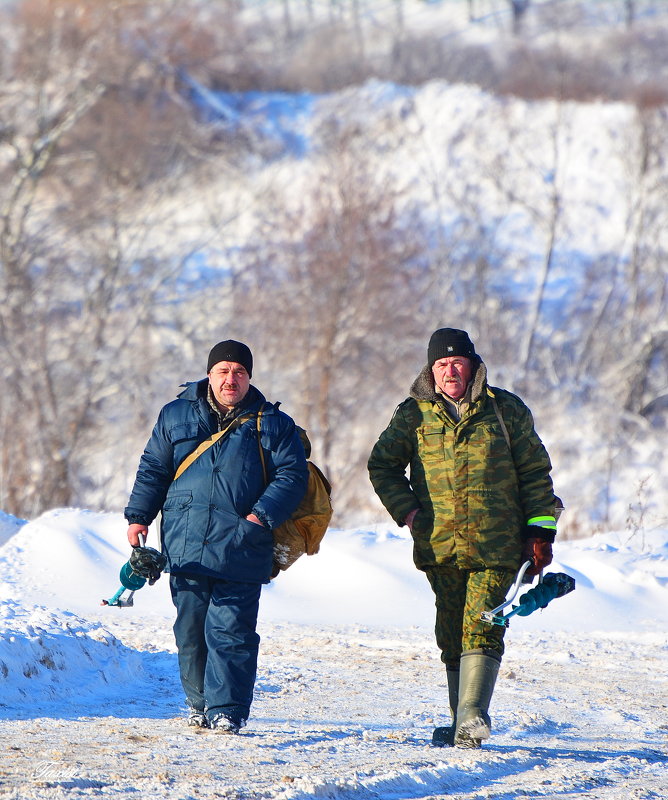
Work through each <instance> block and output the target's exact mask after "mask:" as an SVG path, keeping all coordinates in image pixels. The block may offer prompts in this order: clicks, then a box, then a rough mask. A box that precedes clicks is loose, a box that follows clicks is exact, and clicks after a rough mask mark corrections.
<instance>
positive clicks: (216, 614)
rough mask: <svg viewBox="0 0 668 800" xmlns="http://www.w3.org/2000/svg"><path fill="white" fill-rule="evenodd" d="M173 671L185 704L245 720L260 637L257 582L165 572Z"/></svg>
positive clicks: (213, 713) (253, 682)
mask: <svg viewBox="0 0 668 800" xmlns="http://www.w3.org/2000/svg"><path fill="white" fill-rule="evenodd" d="M169 586H170V590H171V593H172V600H173V601H174V605H175V606H176V622H175V623H174V636H175V638H176V646H177V648H178V653H179V671H180V673H181V683H182V685H183V690H184V692H185V694H186V700H187V702H188V705H189V706H190V707H191V708H194V709H197V710H199V711H206V712H207V716H208V717H209V718H212V717H213V716H215V714H217V713H219V712H221V711H222V712H223V713H225V714H226V715H227V716H229V717H231V718H232V719H234V720H237V721H240V720H246V719H248V714H249V711H250V706H251V702H252V700H253V687H254V685H255V676H256V672H257V656H258V649H259V644H260V637H259V636H258V634H257V633H256V631H255V628H256V625H257V615H258V610H259V605H260V592H261V590H262V584H261V583H237V582H234V581H226V580H219V579H217V578H210V577H208V576H206V575H182V574H176V575H171V576H170V580H169Z"/></svg>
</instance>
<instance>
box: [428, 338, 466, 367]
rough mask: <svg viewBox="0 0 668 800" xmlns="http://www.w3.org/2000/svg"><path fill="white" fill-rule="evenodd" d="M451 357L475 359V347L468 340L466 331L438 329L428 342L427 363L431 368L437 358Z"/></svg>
mask: <svg viewBox="0 0 668 800" xmlns="http://www.w3.org/2000/svg"><path fill="white" fill-rule="evenodd" d="M453 356H463V357H465V358H472V359H474V358H475V357H476V352H475V347H474V346H473V342H472V341H471V340H470V339H469V335H468V333H466V331H460V330H458V329H457V328H439V330H437V331H434V332H433V333H432V335H431V339H430V340H429V347H428V348H427V361H428V362H429V366H430V367H432V366H433V365H434V362H435V361H438V360H439V358H450V357H453Z"/></svg>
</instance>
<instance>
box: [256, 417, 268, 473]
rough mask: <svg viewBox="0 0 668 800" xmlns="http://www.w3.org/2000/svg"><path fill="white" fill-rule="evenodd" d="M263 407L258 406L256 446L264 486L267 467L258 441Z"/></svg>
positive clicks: (260, 442) (260, 443)
mask: <svg viewBox="0 0 668 800" xmlns="http://www.w3.org/2000/svg"><path fill="white" fill-rule="evenodd" d="M264 406H265V404H264V403H262V405H261V406H260V410H259V411H258V412H257V417H256V425H257V446H258V449H259V450H260V461H261V462H262V475H263V476H264V482H265V485H266V484H267V482H268V481H267V465H266V463H265V460H264V450H263V449H262V441H261V440H260V434H261V430H260V422H261V420H262V413H263V412H264Z"/></svg>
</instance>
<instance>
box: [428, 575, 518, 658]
mask: <svg viewBox="0 0 668 800" xmlns="http://www.w3.org/2000/svg"><path fill="white" fill-rule="evenodd" d="M427 578H428V579H429V583H430V584H431V588H432V589H433V590H434V594H435V595H436V627H435V633H436V644H437V645H438V647H439V649H440V651H441V660H442V661H443V662H444V663H445V664H446V665H447V666H448V668H450V669H456V668H458V667H459V658H460V655H461V654H462V653H465V652H469V651H472V650H473V651H477V652H482V653H485V654H487V655H493V654H497V655H498V656H499V657H500V656H502V655H503V652H504V645H503V637H504V634H505V632H506V629H505V628H503V627H501V626H499V625H490V624H489V623H486V622H483V621H482V620H481V619H480V614H481V612H483V611H489V610H491V609H492V608H496V607H497V606H499V605H501V603H503V602H504V599H505V597H506V594H507V593H508V589H509V588H510V587H511V585H512V584H513V581H514V580H515V571H514V570H509V569H483V570H463V569H458V568H457V567H454V566H453V567H433V568H431V569H428V570H427Z"/></svg>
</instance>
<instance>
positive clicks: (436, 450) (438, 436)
mask: <svg viewBox="0 0 668 800" xmlns="http://www.w3.org/2000/svg"><path fill="white" fill-rule="evenodd" d="M416 432H417V446H418V453H419V456H420V459H421V460H422V461H442V460H443V453H444V446H443V435H444V430H443V425H423V426H422V427H421V428H418V429H417V431H416Z"/></svg>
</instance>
